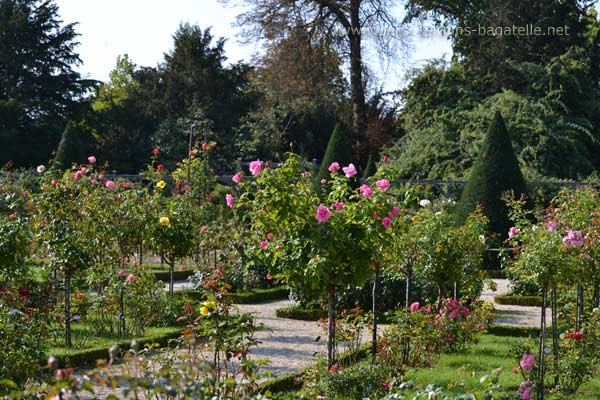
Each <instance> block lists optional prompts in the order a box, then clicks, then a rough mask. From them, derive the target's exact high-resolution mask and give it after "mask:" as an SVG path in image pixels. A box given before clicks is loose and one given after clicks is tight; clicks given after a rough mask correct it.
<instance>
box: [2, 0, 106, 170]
mask: <svg viewBox="0 0 600 400" xmlns="http://www.w3.org/2000/svg"><path fill="white" fill-rule="evenodd" d="M77 36H78V34H77V33H76V31H75V24H73V23H70V24H63V21H62V20H61V18H60V15H59V11H58V6H57V5H56V3H55V2H54V1H37V0H7V1H2V2H1V3H0V37H2V43H1V45H0V59H2V60H3V61H2V66H0V87H1V88H2V90H1V91H0V141H1V142H2V144H3V146H2V149H1V151H0V165H4V164H5V163H7V162H9V160H13V161H14V163H15V165H18V166H28V167H32V166H35V165H38V164H40V163H42V162H45V161H47V160H48V157H49V155H50V153H51V152H52V151H53V150H54V149H55V148H56V145H57V144H58V141H59V138H60V131H61V130H62V129H63V128H64V126H65V124H66V122H67V120H69V119H71V118H72V117H75V119H76V118H77V117H76V116H77V114H78V113H80V112H81V109H82V106H81V104H80V99H81V97H83V96H84V95H85V94H86V93H87V92H88V91H89V90H90V89H92V88H93V86H94V85H95V82H93V81H90V80H85V79H82V78H81V76H80V74H79V72H77V71H76V68H77V66H79V64H80V63H81V60H80V59H79V55H78V54H77V52H76V51H75V46H76V45H77V44H78V43H77Z"/></svg>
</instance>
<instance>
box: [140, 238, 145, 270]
mask: <svg viewBox="0 0 600 400" xmlns="http://www.w3.org/2000/svg"><path fill="white" fill-rule="evenodd" d="M143 248H144V246H143V245H142V243H141V242H140V253H139V254H140V263H139V265H140V267H141V266H142V257H143V255H144V253H143Z"/></svg>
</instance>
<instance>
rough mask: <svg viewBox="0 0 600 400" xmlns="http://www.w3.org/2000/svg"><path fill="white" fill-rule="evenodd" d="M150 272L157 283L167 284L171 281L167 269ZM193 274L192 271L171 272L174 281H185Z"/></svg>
mask: <svg viewBox="0 0 600 400" xmlns="http://www.w3.org/2000/svg"><path fill="white" fill-rule="evenodd" d="M151 272H152V274H154V277H155V278H156V280H157V281H163V282H169V281H170V280H171V278H170V276H171V275H170V271H169V270H168V269H161V270H152V271H151ZM193 274H194V271H191V270H185V271H173V280H174V281H185V280H187V278H189V277H190V276H192V275H193Z"/></svg>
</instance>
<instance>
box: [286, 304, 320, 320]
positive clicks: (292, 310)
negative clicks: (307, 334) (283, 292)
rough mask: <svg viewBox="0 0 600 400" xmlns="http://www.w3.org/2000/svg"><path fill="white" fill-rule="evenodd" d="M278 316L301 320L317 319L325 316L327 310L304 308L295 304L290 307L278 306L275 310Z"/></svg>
mask: <svg viewBox="0 0 600 400" xmlns="http://www.w3.org/2000/svg"><path fill="white" fill-rule="evenodd" d="M275 315H276V316H277V317H278V318H289V319H297V320H301V321H318V320H320V319H321V318H327V310H320V309H308V310H307V309H305V308H303V307H302V306H299V305H295V306H291V307H284V308H278V309H277V310H275Z"/></svg>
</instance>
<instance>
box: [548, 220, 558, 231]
mask: <svg viewBox="0 0 600 400" xmlns="http://www.w3.org/2000/svg"><path fill="white" fill-rule="evenodd" d="M546 228H547V229H548V232H554V231H555V230H556V228H558V223H556V222H554V221H548V222H546Z"/></svg>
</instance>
